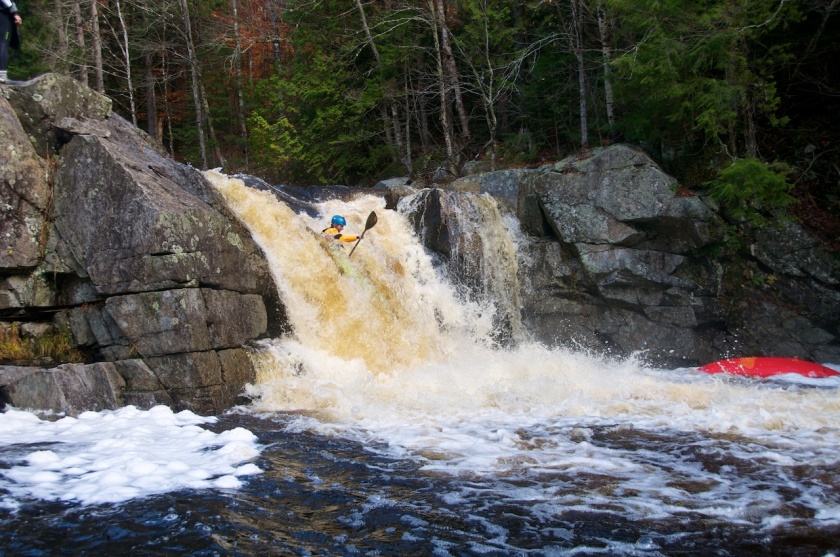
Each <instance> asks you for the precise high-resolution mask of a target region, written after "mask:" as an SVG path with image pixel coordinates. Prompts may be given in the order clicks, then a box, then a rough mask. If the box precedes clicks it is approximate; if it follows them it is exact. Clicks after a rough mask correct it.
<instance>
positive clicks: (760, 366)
mask: <svg viewBox="0 0 840 557" xmlns="http://www.w3.org/2000/svg"><path fill="white" fill-rule="evenodd" d="M697 371H702V372H703V373H731V374H733V375H748V376H750V377H772V376H774V375H783V374H785V373H796V374H797V375H802V376H803V377H813V378H824V377H834V376H835V375H840V372H837V371H834V370H833V369H831V368H829V367H825V366H823V365H820V364H815V363H814V362H808V361H805V360H798V359H796V358H764V357H758V358H730V359H728V360H720V361H717V362H712V363H710V364H706V365H704V366H700V367H698V368H697Z"/></svg>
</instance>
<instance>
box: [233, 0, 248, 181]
mask: <svg viewBox="0 0 840 557" xmlns="http://www.w3.org/2000/svg"><path fill="white" fill-rule="evenodd" d="M230 4H231V11H232V12H233V39H234V52H233V73H234V76H235V79H236V81H235V83H236V104H237V106H238V107H239V133H240V135H241V137H242V156H243V158H244V160H245V168H248V126H247V125H246V123H245V118H246V114H245V96H244V95H243V93H242V41H241V37H240V36H239V8H238V0H230Z"/></svg>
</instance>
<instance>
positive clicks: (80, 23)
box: [70, 0, 88, 87]
mask: <svg viewBox="0 0 840 557" xmlns="http://www.w3.org/2000/svg"><path fill="white" fill-rule="evenodd" d="M70 9H71V11H72V12H73V19H74V21H75V22H76V45H77V46H78V47H79V53H80V54H79V56H80V58H79V60H78V64H79V67H78V71H77V75H78V77H79V81H81V82H82V84H83V85H84V86H85V87H87V84H88V67H87V61H86V59H85V24H84V20H83V19H82V7H81V6H80V5H79V0H73V3H72V4H71V6H70Z"/></svg>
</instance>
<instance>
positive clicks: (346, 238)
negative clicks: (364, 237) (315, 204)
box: [323, 226, 359, 242]
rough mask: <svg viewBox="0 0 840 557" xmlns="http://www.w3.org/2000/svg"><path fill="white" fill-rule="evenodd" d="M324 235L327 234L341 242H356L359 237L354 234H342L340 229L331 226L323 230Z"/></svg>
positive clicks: (331, 238)
mask: <svg viewBox="0 0 840 557" xmlns="http://www.w3.org/2000/svg"><path fill="white" fill-rule="evenodd" d="M323 234H324V236H327V237H328V238H329V239H330V240H338V241H339V242H355V241H356V240H358V239H359V237H358V236H353V235H351V234H342V233H341V232H339V231H338V229H337V228H335V227H333V226H331V227H329V228H325V229H324V230H323Z"/></svg>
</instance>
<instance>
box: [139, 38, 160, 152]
mask: <svg viewBox="0 0 840 557" xmlns="http://www.w3.org/2000/svg"><path fill="white" fill-rule="evenodd" d="M143 61H144V62H145V65H146V80H145V81H146V131H147V132H149V135H150V136H152V137H153V138H155V139H160V136H159V135H158V129H157V128H158V126H157V102H156V101H157V99H156V98H155V72H154V68H153V64H154V57H153V56H152V53H151V52H148V51H147V52H146V53H145V54H143Z"/></svg>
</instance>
